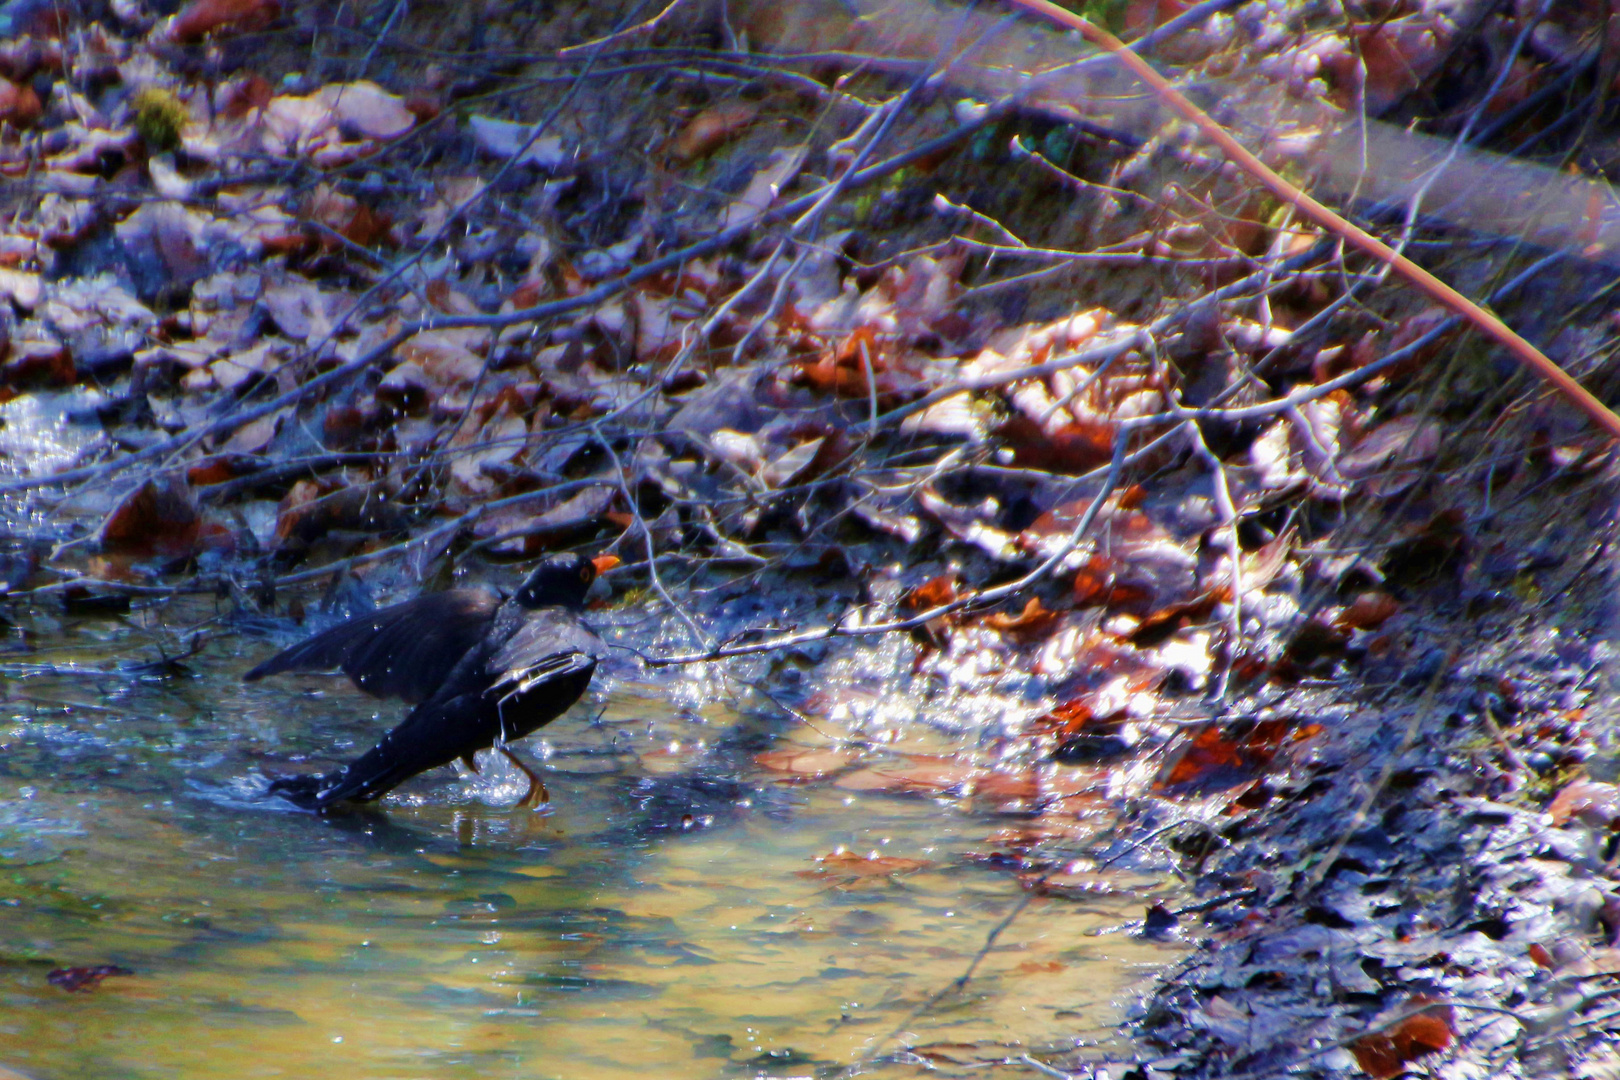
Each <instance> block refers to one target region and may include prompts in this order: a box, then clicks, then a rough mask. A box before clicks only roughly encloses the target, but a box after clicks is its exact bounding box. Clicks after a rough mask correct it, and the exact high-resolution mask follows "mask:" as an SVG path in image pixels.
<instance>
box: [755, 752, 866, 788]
mask: <svg viewBox="0 0 1620 1080" xmlns="http://www.w3.org/2000/svg"><path fill="white" fill-rule="evenodd" d="M856 756H857V755H856V753H855V751H853V750H833V749H828V748H826V747H819V748H815V749H809V748H805V747H799V746H788V747H783V748H782V749H780V750H767V751H765V752H764V753H762V754H756V755H754V763H755V764H757V765H758V766H759V767H760V768H762V769H769V770H770V771H771V772H774V773H784V774H785V775H786V776H787V778H788V779H790V780H815V779H819V778H820V777H823V776H831V775H832V774H833V773H835V772H839V771H840V770H842V769H846V768H848V767H849V766H850V765H851V764H853V763H854V761H855V759H856Z"/></svg>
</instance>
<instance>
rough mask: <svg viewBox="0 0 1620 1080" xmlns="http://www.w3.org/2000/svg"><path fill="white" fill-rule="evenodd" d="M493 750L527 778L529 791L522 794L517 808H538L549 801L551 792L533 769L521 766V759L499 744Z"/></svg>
mask: <svg viewBox="0 0 1620 1080" xmlns="http://www.w3.org/2000/svg"><path fill="white" fill-rule="evenodd" d="M495 749H496V750H498V751H499V752H500V753H501V754H503V755H504V756H505V757H506V760H507V761H510V762H511V763H512V764H513V765H516V766H517V767H518V768H519V769H521V770H523V775H524V776H527V777H528V778H529V790H527V791H525V792H524V793H523V798H522V799H521V800H519V801H518V805H519V806H539V805H540V804H541V803H548V802H550V801H551V792H549V791H547V790H546V782H545V781H544V780H542V779H540V774H539V773H536V772H535V771H534V770H533V769H531V768H529V767H528V766H527V765H525V764H523V760H522V759H521V758H519V757H518V756H517V755H516V754H514V753H512V751H510V750H508V749H507V748H506V747H504V746H502V745H501V744H499V743H496V744H495ZM536 795H538V796H539V798H538V799H537V798H535V796H536Z"/></svg>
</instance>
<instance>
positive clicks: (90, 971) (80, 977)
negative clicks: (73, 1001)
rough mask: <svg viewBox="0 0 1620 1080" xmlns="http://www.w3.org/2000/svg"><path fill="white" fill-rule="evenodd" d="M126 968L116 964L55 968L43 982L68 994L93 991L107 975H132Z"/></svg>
mask: <svg viewBox="0 0 1620 1080" xmlns="http://www.w3.org/2000/svg"><path fill="white" fill-rule="evenodd" d="M133 974H135V973H134V972H133V971H131V970H130V969H129V968H127V967H119V966H118V965H117V964H98V965H96V966H95V967H71V968H57V969H56V970H55V971H53V972H51V973H50V974H48V975H46V976H45V981H46V982H48V983H50V984H51V985H52V986H59V987H61V988H62V989H63V990H66V991H67V992H68V993H70V994H71V993H75V992H78V991H90V990H94V989H95V988H96V987H97V986H99V985H100V984H101V980H102V979H105V978H106V977H107V976H109V975H133Z"/></svg>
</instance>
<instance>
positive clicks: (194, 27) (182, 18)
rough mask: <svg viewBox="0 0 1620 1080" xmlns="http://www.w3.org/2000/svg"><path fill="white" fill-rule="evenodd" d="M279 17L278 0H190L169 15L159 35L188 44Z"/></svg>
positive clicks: (245, 28)
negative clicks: (177, 11)
mask: <svg viewBox="0 0 1620 1080" xmlns="http://www.w3.org/2000/svg"><path fill="white" fill-rule="evenodd" d="M280 17H281V4H280V3H279V0H192V3H190V4H188V5H187V6H186V8H185V10H184V11H181V12H180V13H179V14H177V15H175V16H173V17H172V18H170V20H169V22H168V25H167V26H166V27H164V30H163V36H164V37H166V38H168V39H169V40H170V41H172V42H175V43H176V44H179V45H190V44H192V43H194V42H198V41H201V40H202V39H203V38H205V37H208V36H209V35H210V34H217V33H220V32H222V31H226V30H229V31H232V32H235V33H241V32H242V31H245V30H256V29H260V28H262V27H265V26H268V25H270V24H271V23H272V22H274V21H275V20H276V19H278V18H280Z"/></svg>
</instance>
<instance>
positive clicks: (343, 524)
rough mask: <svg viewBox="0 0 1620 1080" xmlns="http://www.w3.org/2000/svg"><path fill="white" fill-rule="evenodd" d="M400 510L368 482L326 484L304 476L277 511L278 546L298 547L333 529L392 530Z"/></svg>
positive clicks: (293, 548)
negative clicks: (346, 485) (336, 486)
mask: <svg viewBox="0 0 1620 1080" xmlns="http://www.w3.org/2000/svg"><path fill="white" fill-rule="evenodd" d="M399 520H400V518H399V511H398V510H397V509H396V508H395V507H393V506H391V505H390V504H389V503H388V502H387V501H386V500H385V499H383V498H382V497H381V496H380V495H378V494H377V492H376V491H375V490H374V489H373V488H372V487H371V486H370V485H368V484H357V485H354V486H350V487H342V488H333V489H328V488H323V487H322V486H321V485H320V484H317V483H316V482H315V481H313V480H300V481H298V483H296V484H294V485H293V486H292V490H291V491H289V492H287V494H286V495H285V496H284V497H283V498H282V500H281V506H280V507H279V509H278V510H277V513H276V533H275V538H276V546H277V547H278V548H284V549H287V548H290V549H292V550H297V549H299V548H302V547H307V546H308V545H310V544H313V543H314V542H315V541H317V540H319V539H320V538H321V537H323V536H325V535H326V534H327V533H329V532H331V531H332V530H333V529H343V530H347V531H350V532H372V533H377V532H388V531H390V530H392V529H394V528H397V527H398V525H399Z"/></svg>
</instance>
